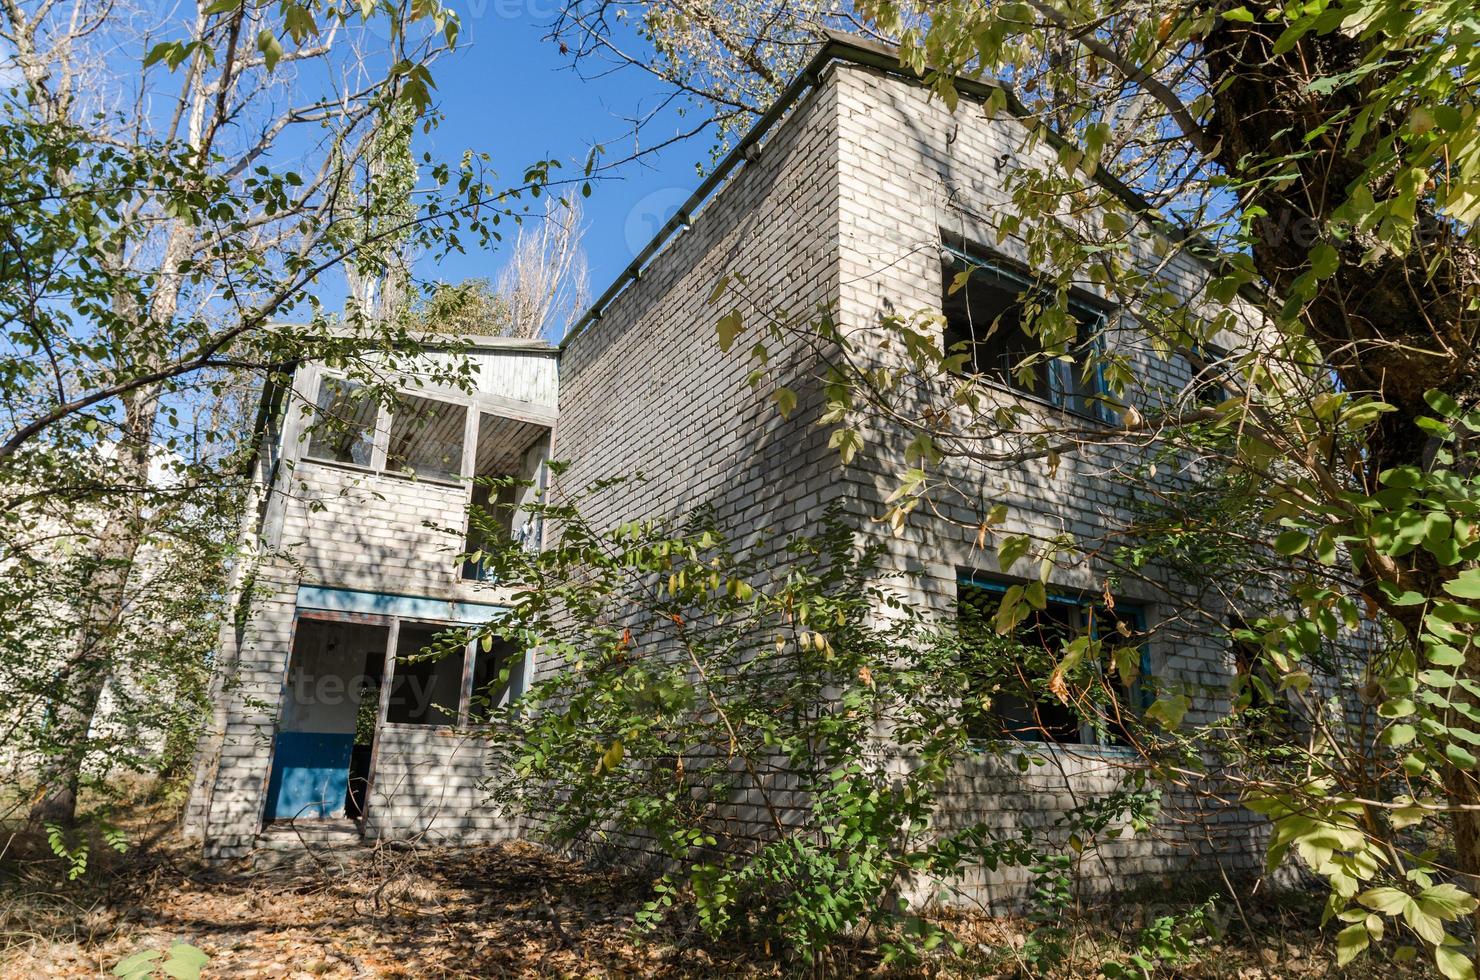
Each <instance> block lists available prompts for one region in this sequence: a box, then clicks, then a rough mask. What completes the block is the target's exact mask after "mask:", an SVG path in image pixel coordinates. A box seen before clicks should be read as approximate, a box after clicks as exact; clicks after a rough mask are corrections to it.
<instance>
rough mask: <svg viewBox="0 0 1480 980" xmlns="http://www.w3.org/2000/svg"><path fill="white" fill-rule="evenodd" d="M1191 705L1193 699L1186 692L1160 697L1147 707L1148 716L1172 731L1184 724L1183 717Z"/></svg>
mask: <svg viewBox="0 0 1480 980" xmlns="http://www.w3.org/2000/svg"><path fill="white" fill-rule="evenodd" d="M1191 705H1192V702H1191V700H1189V699H1188V697H1187V695H1185V694H1172V695H1168V696H1164V697H1160V698H1157V699H1156V701H1155V702H1153V703H1152V705H1151V706H1150V707H1149V708H1147V709H1146V717H1147V718H1148V719H1150V720H1151V721H1154V722H1157V723H1158V724H1160V725H1161V726H1162V727H1163V728H1165V729H1167V730H1168V731H1171V730H1173V729H1176V728H1177V727H1179V726H1180V725H1181V724H1182V719H1183V718H1185V717H1186V716H1187V709H1188V708H1189V707H1191Z"/></svg>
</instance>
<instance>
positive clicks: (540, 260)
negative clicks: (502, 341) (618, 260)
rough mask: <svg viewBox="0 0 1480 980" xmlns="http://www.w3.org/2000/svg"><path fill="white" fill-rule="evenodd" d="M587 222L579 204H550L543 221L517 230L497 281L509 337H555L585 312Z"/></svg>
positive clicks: (558, 201) (567, 201)
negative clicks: (505, 306) (584, 238)
mask: <svg viewBox="0 0 1480 980" xmlns="http://www.w3.org/2000/svg"><path fill="white" fill-rule="evenodd" d="M583 218H584V214H583V211H582V208H581V203H580V199H579V198H575V197H571V198H569V199H559V198H550V199H547V202H546V205H545V211H544V214H543V215H542V216H540V217H539V218H536V219H532V221H531V219H527V218H526V219H525V221H524V222H523V223H522V224H521V225H520V226H519V234H518V236H517V237H516V238H515V239H514V247H513V251H512V252H511V253H510V255H509V258H508V261H507V262H506V263H505V265H504V268H503V271H502V272H500V273H499V278H498V291H499V293H500V295H502V296H503V297H504V301H505V302H506V303H507V304H508V307H509V317H510V324H509V336H511V337H529V338H538V337H548V336H551V334H552V333H553V332H554V331H556V330H558V329H562V328H563V327H565V326H567V325H569V323H570V321H571V320H573V319H574V318H575V317H576V316H578V315H580V314H581V313H582V312H583V311H584V310H585V308H586V304H587V303H588V302H589V301H590V299H591V293H590V287H589V281H588V279H587V275H586V253H585V251H584V250H583V249H582V248H581V238H582V235H583V234H584V228H583V227H582V225H581V222H582V219H583ZM556 339H558V338H556Z"/></svg>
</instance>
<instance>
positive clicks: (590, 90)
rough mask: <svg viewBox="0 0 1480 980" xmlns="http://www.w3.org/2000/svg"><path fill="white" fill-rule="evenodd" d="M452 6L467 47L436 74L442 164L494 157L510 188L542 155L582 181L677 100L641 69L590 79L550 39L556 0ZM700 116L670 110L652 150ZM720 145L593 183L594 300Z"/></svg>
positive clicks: (652, 129)
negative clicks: (466, 156)
mask: <svg viewBox="0 0 1480 980" xmlns="http://www.w3.org/2000/svg"><path fill="white" fill-rule="evenodd" d="M452 6H453V7H454V8H455V9H457V10H458V12H459V14H460V15H461V17H462V32H461V36H460V38H459V42H458V47H457V49H456V50H455V51H454V52H453V53H452V54H451V55H449V56H447V57H446V58H444V59H442V60H441V61H439V62H438V63H437V65H436V66H435V68H434V69H433V74H434V77H435V79H436V83H437V92H436V99H437V103H438V106H439V108H440V109H441V110H442V112H443V113H444V115H445V117H446V118H445V120H444V122H443V123H442V124H441V126H439V127H438V128H437V129H436V130H434V131H433V132H432V133H431V135H430V136H426V137H420V139H421V142H420V144H419V149H424V150H427V151H429V152H431V154H432V156H433V158H434V159H440V160H445V161H449V162H456V160H457V159H458V158H459V157H460V156H461V154H462V152H463V151H464V150H465V149H473V150H475V151H481V152H486V153H488V154H489V155H490V157H491V158H492V161H493V165H494V166H495V167H497V169H498V171H499V175H500V178H501V183H507V182H512V181H515V180H517V179H518V177H519V176H520V174H521V173H522V172H523V169H524V167H525V165H526V164H529V163H531V162H533V161H535V160H539V159H559V160H562V161H564V163H565V165H566V168H567V174H568V175H569V176H576V175H579V174H580V172H581V165H582V164H583V162H584V160H585V157H586V154H587V153H588V152H589V150H590V148H591V146H592V145H593V144H596V143H601V144H603V145H604V146H605V148H606V159H608V160H614V159H619V158H621V157H623V156H625V155H626V154H628V153H630V152H631V149H632V138H631V129H632V126H631V123H630V122H629V120H630V119H632V118H634V117H638V116H641V115H644V114H647V113H650V112H652V111H653V110H654V109H656V108H658V107H659V106H660V105H661V104H662V102H663V100H664V98H665V96H666V94H667V92H666V91H665V89H664V87H663V85H662V84H661V83H660V82H658V81H657V80H656V79H654V78H652V77H651V76H648V75H645V74H643V73H640V72H637V71H634V70H630V69H629V70H624V71H619V72H616V73H614V74H607V75H606V76H605V77H603V78H600V79H592V80H585V79H583V78H582V77H581V76H580V75H579V74H577V73H576V72H575V71H574V70H573V69H572V67H571V58H570V57H569V56H568V55H561V54H560V52H559V49H558V48H557V46H556V45H555V44H554V42H551V41H545V40H542V38H543V35H544V33H545V30H544V28H543V27H542V26H541V24H542V23H543V22H546V21H548V20H549V18H550V16H551V15H552V13H553V9H554V0H453V2H452ZM593 67H594V66H593ZM587 71H588V74H590V73H591V69H588V70H587ZM700 118H702V117H701V116H700V115H699V114H698V111H697V110H696V111H694V112H692V113H690V114H689V115H688V116H686V117H683V118H679V117H678V115H677V114H676V113H675V112H673V111H672V107H670V108H669V110H668V111H666V112H665V113H663V114H662V115H661V116H660V117H659V118H657V119H656V120H654V121H653V122H652V123H651V124H650V125H649V126H647V127H645V128H644V132H643V134H642V145H654V144H656V143H660V142H662V140H663V139H665V138H666V137H670V136H672V135H674V134H675V133H677V132H678V131H680V130H682V129H688V128H692V127H693V126H694V125H695V123H696V122H697V121H698V120H699V119H700ZM711 143H712V138H711V137H710V136H709V135H708V134H707V133H705V134H701V135H699V136H697V137H695V138H693V139H691V140H688V141H685V142H684V143H681V144H679V145H676V146H674V147H670V148H668V149H667V150H665V151H663V152H662V153H660V154H656V155H653V156H649V157H645V158H643V159H642V160H641V161H638V162H634V163H630V164H628V165H626V166H624V167H622V168H620V169H619V170H617V171H616V172H615V173H614V174H613V175H612V176H611V177H609V178H608V179H604V180H601V181H599V182H598V183H597V184H596V185H595V186H594V187H593V190H592V194H591V196H590V198H588V199H586V200H585V202H584V204H585V209H586V222H587V230H586V238H585V246H586V253H587V258H588V260H589V262H590V266H591V294H592V296H593V297H595V296H597V295H599V294H600V293H601V292H602V290H604V289H605V288H606V287H607V286H608V285H609V284H610V283H611V282H612V280H613V279H615V278H616V277H617V275H618V274H619V273H620V272H621V271H622V269H624V268H626V266H627V264H628V263H629V262H630V261H631V260H632V258H633V256H634V255H635V254H636V252H637V251H638V250H640V249H641V248H642V246H643V245H645V244H647V241H648V239H649V238H651V237H652V235H653V234H654V233H655V232H656V231H657V229H658V227H659V226H660V225H661V224H662V222H663V221H665V220H667V218H668V217H669V215H671V214H672V213H673V212H674V211H675V210H676V209H677V208H678V205H679V204H681V203H682V202H683V200H684V199H685V198H687V197H688V195H689V194H690V193H691V192H692V191H693V189H694V188H695V187H697V186H698V184H699V180H700V178H699V176H698V175H697V173H696V171H695V164H696V163H700V162H707V161H708V159H709V150H710V146H711ZM502 262H503V255H502V254H500V253H497V252H495V253H491V254H490V253H475V252H469V254H467V255H463V256H452V257H449V258H448V259H446V260H444V261H443V262H442V263H441V264H440V265H438V266H436V267H433V268H423V269H422V270H421V272H422V274H424V275H427V276H434V277H436V278H438V279H442V280H444V281H448V282H457V281H460V280H462V279H467V278H471V277H473V276H487V277H490V278H493V277H494V276H496V274H497V272H498V269H499V266H500V265H501V264H502Z"/></svg>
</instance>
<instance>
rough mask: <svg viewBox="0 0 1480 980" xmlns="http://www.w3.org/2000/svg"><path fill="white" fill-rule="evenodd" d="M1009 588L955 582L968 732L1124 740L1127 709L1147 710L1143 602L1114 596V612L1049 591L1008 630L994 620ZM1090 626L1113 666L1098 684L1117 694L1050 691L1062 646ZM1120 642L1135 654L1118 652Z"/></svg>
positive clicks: (1070, 740) (1062, 740) (1068, 740)
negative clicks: (1096, 696)
mask: <svg viewBox="0 0 1480 980" xmlns="http://www.w3.org/2000/svg"><path fill="white" fill-rule="evenodd" d="M1006 589H1007V586H1006V585H1005V583H999V582H994V581H990V580H984V579H980V578H977V577H975V576H970V575H966V576H963V577H962V578H961V579H960V580H959V583H958V586H957V607H956V608H957V621H958V625H959V629H960V631H961V639H962V647H963V655H964V656H965V657H967V658H968V659H967V672H968V674H969V675H970V677H971V680H970V683H969V685H968V689H967V691H966V693H965V696H964V697H963V705H964V707H965V708H966V717H967V729H968V731H969V732H970V734H971V735H972V736H973V737H977V738H1003V737H1006V738H1015V739H1021V740H1025V741H1034V742H1055V743H1058V744H1062V745H1067V744H1102V745H1114V744H1123V743H1124V742H1125V734H1124V731H1123V726H1122V724H1121V721H1120V718H1121V716H1122V714H1123V713H1124V712H1127V711H1129V712H1134V713H1137V714H1139V713H1140V712H1141V711H1143V710H1145V708H1146V706H1147V703H1148V695H1149V693H1150V687H1149V684H1147V683H1146V676H1147V674H1149V672H1150V660H1149V657H1148V654H1147V651H1146V649H1145V643H1144V639H1143V637H1142V634H1143V633H1144V626H1143V620H1142V618H1141V617H1142V614H1141V611H1140V609H1139V608H1138V607H1135V606H1131V605H1127V604H1123V603H1117V604H1116V606H1115V609H1114V610H1113V611H1111V610H1109V609H1107V608H1105V607H1103V606H1099V605H1096V604H1093V603H1090V602H1088V601H1085V600H1083V599H1080V598H1077V597H1072V596H1059V595H1053V594H1049V595H1047V597H1046V598H1047V601H1046V602H1045V603H1044V608H1043V609H1031V610H1029V612H1028V615H1027V616H1026V617H1025V618H1024V619H1023V620H1022V622H1020V623H1019V624H1018V625H1017V627H1016V628H1015V629H1014V630H1013V632H1012V633H1011V634H1010V635H1009V636H1001V635H999V634H998V633H997V632H996V629H995V626H994V621H995V619H996V617H997V611H998V609H999V608H1000V607H1001V603H1002V597H1003V595H1004V593H1005V592H1006ZM1085 633H1088V634H1089V635H1090V636H1092V637H1093V638H1095V639H1098V640H1101V641H1103V642H1104V648H1103V650H1102V656H1101V660H1102V661H1103V662H1104V663H1106V664H1109V665H1110V668H1109V676H1106V677H1104V678H1102V680H1103V682H1104V683H1103V684H1102V685H1101V689H1102V691H1104V692H1107V693H1110V692H1113V694H1114V697H1113V698H1105V699H1104V700H1103V701H1102V702H1100V703H1085V704H1084V705H1082V706H1081V705H1079V704H1078V703H1076V702H1074V701H1073V699H1071V701H1070V703H1065V702H1064V700H1062V699H1061V698H1060V697H1059V696H1058V695H1057V694H1054V693H1053V692H1051V691H1049V689H1048V678H1049V676H1050V674H1051V673H1052V671H1053V669H1054V666H1055V665H1056V664H1057V663H1058V662H1059V661H1060V659H1061V658H1062V657H1063V654H1064V647H1065V645H1066V644H1068V643H1069V642H1070V641H1072V640H1073V639H1074V638H1075V637H1078V636H1081V635H1083V634H1085ZM1116 646H1121V647H1125V648H1128V650H1129V651H1130V653H1131V654H1132V655H1131V656H1129V657H1127V656H1123V655H1122V656H1117V654H1116V651H1115V647H1116ZM1081 707H1082V708H1083V710H1081Z"/></svg>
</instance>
